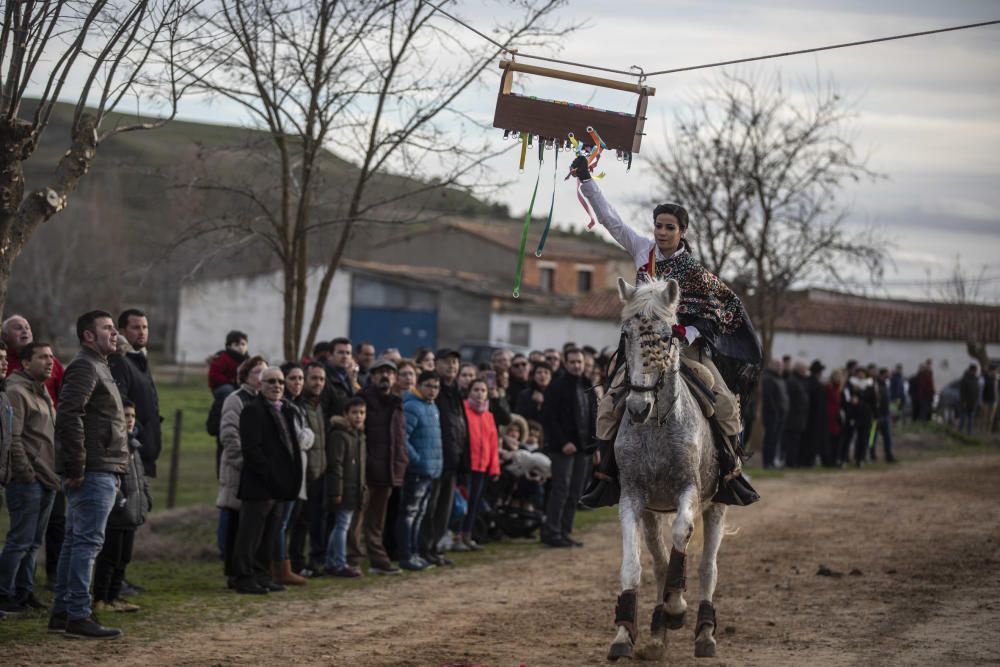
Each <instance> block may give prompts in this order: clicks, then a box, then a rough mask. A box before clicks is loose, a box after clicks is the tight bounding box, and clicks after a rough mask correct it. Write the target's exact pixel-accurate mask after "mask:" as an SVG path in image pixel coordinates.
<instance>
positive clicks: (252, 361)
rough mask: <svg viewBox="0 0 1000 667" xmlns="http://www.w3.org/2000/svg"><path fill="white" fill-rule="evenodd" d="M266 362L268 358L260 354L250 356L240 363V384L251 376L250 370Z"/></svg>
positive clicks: (237, 373) (238, 374)
mask: <svg viewBox="0 0 1000 667" xmlns="http://www.w3.org/2000/svg"><path fill="white" fill-rule="evenodd" d="M266 363H267V360H265V359H264V357H262V356H260V355H259V354H256V355H254V356H252V357H250V358H249V359H247V360H246V361H244V362H243V363H242V364H240V367H239V368H238V369H237V370H236V379H237V380H238V381H239V383H240V384H245V383H246V381H247V378H248V377H250V371H252V370H253V369H255V368H256V367H257V366H260V365H261V364H266Z"/></svg>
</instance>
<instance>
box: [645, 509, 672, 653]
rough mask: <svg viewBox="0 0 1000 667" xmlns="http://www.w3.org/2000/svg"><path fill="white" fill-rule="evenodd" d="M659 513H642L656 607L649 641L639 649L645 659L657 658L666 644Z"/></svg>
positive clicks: (664, 553) (663, 550) (664, 556)
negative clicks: (653, 579) (651, 559)
mask: <svg viewBox="0 0 1000 667" xmlns="http://www.w3.org/2000/svg"><path fill="white" fill-rule="evenodd" d="M661 525H662V522H661V515H660V514H657V513H656V512H651V511H649V510H646V511H645V512H643V513H642V531H643V536H644V537H645V541H646V548H647V549H649V553H650V555H651V556H652V557H653V571H654V572H655V573H656V591H657V592H656V607H655V608H654V609H653V620H652V623H650V627H649V642H648V643H647V644H646V645H645V646H643V647H642V648H641V649H639V657H641V658H643V659H645V660H659V659H660V658H662V657H663V652H664V649H665V648H666V645H667V625H668V616H667V612H666V609H665V608H664V606H663V589H664V586H665V585H666V582H667V549H666V545H664V543H663V533H662V530H661Z"/></svg>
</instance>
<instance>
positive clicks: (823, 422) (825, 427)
mask: <svg viewBox="0 0 1000 667" xmlns="http://www.w3.org/2000/svg"><path fill="white" fill-rule="evenodd" d="M825 368H826V367H825V366H824V365H823V362H821V361H820V360H819V359H817V360H815V361H814V362H812V365H811V366H809V379H807V380H806V393H807V395H808V397H809V412H808V418H807V419H806V431H805V435H804V436H803V438H802V443H801V445H800V447H799V452H800V454H799V464H800V465H801V466H802V467H804V468H812V467H813V466H814V465H816V455H817V454H818V455H819V457H820V460H821V461H822V462H823V465H824V466H828V467H829V466H832V465H833V459H832V457H831V451H830V421H829V419H828V418H827V416H826V387H825V386H824V385H823V382H822V380H821V379H820V378H821V377H822V375H823V370H824V369H825Z"/></svg>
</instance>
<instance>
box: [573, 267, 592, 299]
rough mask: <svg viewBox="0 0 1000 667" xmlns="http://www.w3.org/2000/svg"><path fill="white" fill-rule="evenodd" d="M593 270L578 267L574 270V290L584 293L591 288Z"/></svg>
mask: <svg viewBox="0 0 1000 667" xmlns="http://www.w3.org/2000/svg"><path fill="white" fill-rule="evenodd" d="M593 279H594V272H593V271H591V270H590V269H580V270H578V271H577V272H576V291H577V292H578V293H580V294H586V293H587V292H589V291H590V290H591V289H592V285H593Z"/></svg>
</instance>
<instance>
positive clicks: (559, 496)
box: [541, 348, 597, 547]
mask: <svg viewBox="0 0 1000 667" xmlns="http://www.w3.org/2000/svg"><path fill="white" fill-rule="evenodd" d="M563 369H564V371H565V372H564V373H563V374H562V375H561V376H559V377H557V378H555V379H554V380H553V381H552V384H550V385H549V387H548V389H546V391H545V403H544V407H543V408H542V424H543V426H544V427H545V436H546V442H547V450H546V453H547V454H548V456H549V458H550V459H551V460H552V486H551V488H550V490H549V498H548V502H547V503H546V506H545V523H544V524H543V525H542V536H541V537H542V543H544V544H546V545H548V546H550V547H571V546H583V544H582V543H581V542H578V541H576V540H574V539H573V538H572V537H570V535H571V534H572V532H573V519H574V517H575V516H576V505H577V502H578V501H579V500H580V494H581V493H582V492H583V485H584V483H585V482H586V479H587V459H588V457H590V455H591V454H593V451H594V448H595V444H596V441H595V440H594V420H595V418H596V415H597V400H596V397H595V395H594V392H593V391H591V387H590V383H589V382H588V381H587V379H586V378H585V377H583V352H582V351H581V350H579V349H577V348H571V349H569V350H567V351H566V352H565V353H564V355H563Z"/></svg>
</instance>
